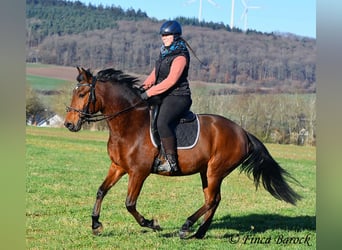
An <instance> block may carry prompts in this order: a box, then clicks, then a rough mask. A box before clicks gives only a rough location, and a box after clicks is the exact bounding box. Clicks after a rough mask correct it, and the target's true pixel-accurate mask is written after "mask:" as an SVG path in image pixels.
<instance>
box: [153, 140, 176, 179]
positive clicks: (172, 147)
mask: <svg viewBox="0 0 342 250" xmlns="http://www.w3.org/2000/svg"><path fill="white" fill-rule="evenodd" d="M160 139H161V144H162V147H163V149H164V152H165V155H166V161H164V162H163V163H162V164H161V165H159V166H158V172H171V173H174V172H177V171H178V170H179V169H178V162H177V148H176V147H177V146H176V139H175V138H174V137H173V136H172V137H167V138H160Z"/></svg>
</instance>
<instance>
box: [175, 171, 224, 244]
mask: <svg viewBox="0 0 342 250" xmlns="http://www.w3.org/2000/svg"><path fill="white" fill-rule="evenodd" d="M201 178H202V187H203V192H204V197H205V203H204V205H203V206H202V207H201V208H200V209H198V210H197V211H196V212H195V213H194V214H193V215H191V216H190V217H189V218H188V219H187V220H186V222H185V223H184V225H183V226H182V228H181V230H180V231H179V237H180V238H185V237H186V236H187V235H188V233H189V231H190V227H191V226H192V225H193V224H194V223H195V222H196V221H197V220H198V219H199V218H200V217H201V216H203V215H205V216H204V220H203V222H202V224H201V226H200V227H199V229H198V230H197V232H196V233H195V235H194V236H193V237H195V238H198V239H202V238H203V237H204V236H205V234H206V232H207V230H208V228H209V226H210V224H211V222H212V219H213V216H214V214H215V211H216V209H217V207H218V205H219V203H220V200H221V195H220V186H221V182H222V180H221V179H217V178H214V177H212V178H209V179H208V178H207V176H206V173H201Z"/></svg>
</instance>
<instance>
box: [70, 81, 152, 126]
mask: <svg viewBox="0 0 342 250" xmlns="http://www.w3.org/2000/svg"><path fill="white" fill-rule="evenodd" d="M96 82H97V78H96V77H93V80H92V83H77V85H76V89H77V88H79V87H84V86H85V87H90V91H89V98H88V103H87V105H86V106H85V107H84V109H83V110H80V109H76V108H73V107H70V106H66V112H70V111H75V112H77V113H79V115H80V118H81V122H82V123H83V122H88V123H90V122H98V121H103V120H110V119H113V118H115V117H117V116H119V115H121V114H122V113H125V112H127V111H130V110H132V109H135V108H136V107H138V106H140V105H141V104H146V102H145V101H144V100H140V101H139V102H137V103H136V104H134V105H133V106H130V107H128V108H125V109H123V110H121V111H119V112H116V113H114V114H109V115H104V114H92V113H90V111H89V107H90V104H91V103H92V104H93V106H95V103H96V96H95V85H96Z"/></svg>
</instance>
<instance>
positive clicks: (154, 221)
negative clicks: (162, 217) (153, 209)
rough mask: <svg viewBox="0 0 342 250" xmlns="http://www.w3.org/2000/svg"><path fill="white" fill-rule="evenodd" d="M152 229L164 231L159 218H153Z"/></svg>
mask: <svg viewBox="0 0 342 250" xmlns="http://www.w3.org/2000/svg"><path fill="white" fill-rule="evenodd" d="M152 229H153V230H154V231H162V230H163V229H162V228H161V227H160V225H159V222H158V220H156V219H153V220H152Z"/></svg>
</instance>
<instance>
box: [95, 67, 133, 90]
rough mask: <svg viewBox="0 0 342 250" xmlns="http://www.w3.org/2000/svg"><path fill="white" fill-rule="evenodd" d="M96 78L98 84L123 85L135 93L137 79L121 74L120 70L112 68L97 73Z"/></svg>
mask: <svg viewBox="0 0 342 250" xmlns="http://www.w3.org/2000/svg"><path fill="white" fill-rule="evenodd" d="M96 78H97V80H98V81H100V82H111V83H116V84H117V83H119V84H124V85H126V86H128V87H130V88H131V89H132V90H135V91H136V86H137V82H139V79H138V78H136V77H133V76H130V75H127V74H125V73H123V72H122V71H121V70H116V69H113V68H109V69H104V70H101V71H99V72H98V73H97V75H96Z"/></svg>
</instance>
